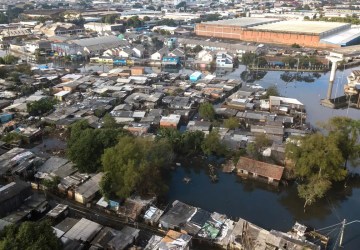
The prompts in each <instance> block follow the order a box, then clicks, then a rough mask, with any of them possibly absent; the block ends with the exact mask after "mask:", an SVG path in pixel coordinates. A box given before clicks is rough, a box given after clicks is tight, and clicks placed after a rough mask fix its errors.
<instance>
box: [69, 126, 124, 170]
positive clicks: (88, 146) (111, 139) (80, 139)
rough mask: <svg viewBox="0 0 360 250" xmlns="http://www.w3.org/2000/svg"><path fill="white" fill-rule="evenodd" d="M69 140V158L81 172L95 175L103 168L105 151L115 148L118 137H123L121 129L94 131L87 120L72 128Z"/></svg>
mask: <svg viewBox="0 0 360 250" xmlns="http://www.w3.org/2000/svg"><path fill="white" fill-rule="evenodd" d="M70 129H71V133H70V137H69V139H68V143H67V144H68V145H67V151H66V153H67V156H68V157H69V159H70V160H72V161H73V162H74V163H75V164H76V167H77V168H78V169H79V170H80V171H81V172H87V173H93V172H96V171H98V170H100V168H101V155H102V154H103V152H104V150H105V149H106V148H109V147H113V146H114V145H115V144H116V143H117V140H118V137H119V136H121V135H123V134H124V132H123V131H122V130H121V129H112V128H102V129H92V128H89V124H88V122H87V121H85V120H81V121H78V122H76V123H75V124H73V125H72V126H71V128H70Z"/></svg>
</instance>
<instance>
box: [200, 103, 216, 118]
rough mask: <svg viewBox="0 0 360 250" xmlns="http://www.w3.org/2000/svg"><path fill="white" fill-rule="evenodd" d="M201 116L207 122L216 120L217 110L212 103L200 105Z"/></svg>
mask: <svg viewBox="0 0 360 250" xmlns="http://www.w3.org/2000/svg"><path fill="white" fill-rule="evenodd" d="M199 114H200V116H201V118H203V119H206V120H210V121H212V120H214V118H215V110H214V107H213V105H212V104H211V103H209V102H204V103H201V104H200V107H199Z"/></svg>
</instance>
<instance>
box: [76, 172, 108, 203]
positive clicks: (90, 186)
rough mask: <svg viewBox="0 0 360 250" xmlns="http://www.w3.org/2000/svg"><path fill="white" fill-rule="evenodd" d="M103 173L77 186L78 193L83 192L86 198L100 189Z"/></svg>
mask: <svg viewBox="0 0 360 250" xmlns="http://www.w3.org/2000/svg"><path fill="white" fill-rule="evenodd" d="M102 176H103V173H98V174H97V175H94V176H93V177H92V178H91V179H90V180H88V181H87V182H85V183H84V184H82V185H81V186H79V187H77V188H76V193H78V194H81V195H82V196H83V197H84V198H89V197H91V196H92V195H93V194H95V193H96V192H97V191H99V182H100V180H101V178H102Z"/></svg>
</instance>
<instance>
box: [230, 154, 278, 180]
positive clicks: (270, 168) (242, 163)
mask: <svg viewBox="0 0 360 250" xmlns="http://www.w3.org/2000/svg"><path fill="white" fill-rule="evenodd" d="M236 168H237V169H242V170H246V171H248V172H251V173H255V174H257V175H260V176H264V177H269V178H272V179H274V180H278V181H280V180H281V177H282V175H283V172H284V167H281V166H278V165H274V164H269V163H266V162H262V161H257V160H254V159H250V158H247V157H240V159H239V161H238V163H237V165H236Z"/></svg>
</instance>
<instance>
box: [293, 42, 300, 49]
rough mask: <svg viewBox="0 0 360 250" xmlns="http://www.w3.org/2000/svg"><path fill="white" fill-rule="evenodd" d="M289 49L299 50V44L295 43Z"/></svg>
mask: <svg viewBox="0 0 360 250" xmlns="http://www.w3.org/2000/svg"><path fill="white" fill-rule="evenodd" d="M291 48H301V46H300V45H299V44H297V43H293V44H292V45H291Z"/></svg>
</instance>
